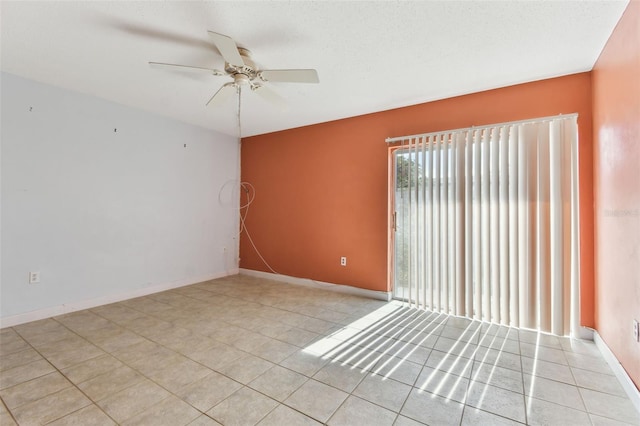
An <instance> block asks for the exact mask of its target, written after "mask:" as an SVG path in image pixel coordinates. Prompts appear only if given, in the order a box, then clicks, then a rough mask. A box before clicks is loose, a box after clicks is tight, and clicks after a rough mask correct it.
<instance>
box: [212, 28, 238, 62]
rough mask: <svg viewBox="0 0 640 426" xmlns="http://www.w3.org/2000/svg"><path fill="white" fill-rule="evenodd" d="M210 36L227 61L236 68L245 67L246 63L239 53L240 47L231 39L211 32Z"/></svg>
mask: <svg viewBox="0 0 640 426" xmlns="http://www.w3.org/2000/svg"><path fill="white" fill-rule="evenodd" d="M209 35H210V36H211V38H213V42H214V44H215V45H216V47H217V48H218V50H219V51H220V54H221V55H222V57H223V58H224V60H225V61H227V62H228V63H230V64H231V65H234V66H236V67H243V66H244V61H243V60H242V56H240V52H239V51H238V45H237V44H236V42H235V41H233V39H232V38H231V37H228V36H226V35H223V34H218V33H214V32H213V31H209Z"/></svg>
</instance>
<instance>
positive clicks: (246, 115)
mask: <svg viewBox="0 0 640 426" xmlns="http://www.w3.org/2000/svg"><path fill="white" fill-rule="evenodd" d="M626 5H627V1H626V0H624V1H615V0H609V1H542V0H540V1H532V2H520V1H508V2H507V1H495V2H493V1H492V2H488V1H460V2H457V1H415V2H398V1H393V2H391V1H375V2H346V1H332V2H328V1H278V2H274V1H259V2H238V1H233V2H231V1H230V2H218V1H198V2H195V1H194V2H184V1H175V2H146V1H145V2H125V1H122V2H90V1H85V2H80V1H78V2H51V1H49V2H9V1H2V2H1V3H0V15H1V43H2V44H1V62H0V66H1V68H2V70H3V71H6V72H9V73H12V74H17V75H20V76H23V77H26V78H30V79H33V80H37V81H41V82H44V83H48V84H52V85H55V86H60V87H64V88H68V89H72V90H76V91H79V92H83V93H87V94H91V95H95V96H98V97H101V98H104V99H108V100H111V101H115V102H118V103H120V104H124V105H128V106H132V107H137V108H140V109H143V110H146V111H151V112H155V113H158V114H161V115H164V116H168V117H173V118H175V119H178V120H181V121H185V122H188V123H192V124H196V125H200V126H204V127H208V128H211V129H215V130H218V131H220V132H223V133H227V134H231V135H237V134H238V133H237V132H238V123H237V119H236V114H237V99H230V100H229V101H228V102H227V103H225V104H223V105H221V106H217V107H211V108H207V107H205V103H206V102H207V100H208V99H209V98H210V97H211V95H212V94H213V93H214V92H215V91H216V90H217V89H218V88H219V87H220V86H221V85H222V84H223V83H225V82H227V81H230V80H229V79H228V77H215V76H212V75H202V74H198V73H195V74H192V73H187V72H183V71H167V70H159V69H154V68H151V67H149V66H148V65H147V62H148V61H159V62H171V63H180V64H187V65H195V66H204V67H211V68H222V66H223V60H222V58H221V56H220V55H219V53H218V51H217V50H216V49H215V47H214V45H213V43H212V42H211V40H210V39H209V38H208V35H207V30H212V31H215V32H218V33H222V34H226V35H228V36H230V37H232V38H233V39H235V40H236V41H237V42H238V43H239V44H242V45H244V46H245V47H247V48H249V49H250V50H251V51H252V53H253V58H254V60H256V62H258V64H259V65H261V66H262V68H265V69H277V68H316V69H317V70H318V73H319V76H320V84H317V85H313V84H309V85H308V84H285V83H271V84H270V86H271V88H272V89H274V90H275V91H277V92H278V93H279V94H280V95H282V96H283V97H284V98H286V100H287V103H288V105H289V108H288V109H287V110H284V111H283V110H280V109H278V108H276V107H274V106H272V105H271V104H269V103H267V102H265V101H264V100H263V99H262V98H260V97H258V96H257V95H256V94H255V93H250V92H248V93H243V96H242V135H243V136H249V135H256V134H261V133H267V132H272V131H277V130H283V129H288V128H293V127H298V126H303V125H307V124H313V123H320V122H325V121H330V120H335V119H339V118H345V117H351V116H355V115H361V114H366V113H370V112H375V111H382V110H387V109H391V108H396V107H401V106H407V105H413V104H417V103H421V102H426V101H431V100H436V99H443V98H447V97H451V96H456V95H461V94H466V93H472V92H477V91H481V90H486V89H491V88H496V87H503V86H508V85H512V84H517V83H522V82H526V81H533V80H539V79H543V78H549V77H556V76H560V75H566V74H571V73H576V72H582V71H588V70H590V69H591V68H592V67H593V65H594V63H595V61H596V59H597V57H598V55H599V54H600V52H601V50H602V48H603V46H604V44H605V43H606V41H607V39H608V37H609V35H610V34H611V32H612V31H613V28H614V27H615V25H616V23H617V22H618V20H619V19H620V16H621V15H622V12H623V11H624V8H625V7H626Z"/></svg>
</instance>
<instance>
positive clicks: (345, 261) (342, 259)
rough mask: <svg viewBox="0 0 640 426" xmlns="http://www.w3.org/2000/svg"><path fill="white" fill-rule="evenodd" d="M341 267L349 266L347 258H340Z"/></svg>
mask: <svg viewBox="0 0 640 426" xmlns="http://www.w3.org/2000/svg"><path fill="white" fill-rule="evenodd" d="M340 265H341V266H347V258H346V256H342V257H341V258H340Z"/></svg>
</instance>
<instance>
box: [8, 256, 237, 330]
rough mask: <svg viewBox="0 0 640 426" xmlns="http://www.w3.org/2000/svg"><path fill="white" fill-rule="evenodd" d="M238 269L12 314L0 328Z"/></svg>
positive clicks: (231, 273)
mask: <svg viewBox="0 0 640 426" xmlns="http://www.w3.org/2000/svg"><path fill="white" fill-rule="evenodd" d="M238 272H239V271H238V269H232V270H228V271H225V272H220V273H217V274H212V275H208V276H203V277H197V278H189V279H186V280H178V281H173V282H169V283H163V284H158V285H153V286H149V287H144V288H138V289H135V290H132V291H128V292H126V293H120V294H115V295H110V296H103V297H96V298H93V299H89V300H81V301H77V302H71V303H64V304H62V305H57V306H51V307H49V308H44V309H38V310H36V311H31V312H25V313H23V314H17V315H10V316H6V317H2V318H0V328H5V327H13V326H14V325H19V324H24V323H26V322H31V321H37V320H41V319H45V318H51V317H54V316H57V315H62V314H68V313H71V312H76V311H81V310H83V309H91V308H95V307H96V306H102V305H108V304H109V303H116V302H121V301H123V300H127V299H133V298H135V297H141V296H146V295H149V294H153V293H159V292H161V291H166V290H172V289H174V288H179V287H184V286H187V285H191V284H197V283H201V282H203V281H209V280H215V279H216V278H222V277H226V276H229V275H236V274H238Z"/></svg>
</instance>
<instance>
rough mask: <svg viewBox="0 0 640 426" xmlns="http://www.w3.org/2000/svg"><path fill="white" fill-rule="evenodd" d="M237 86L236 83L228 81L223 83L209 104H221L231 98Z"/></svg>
mask: <svg viewBox="0 0 640 426" xmlns="http://www.w3.org/2000/svg"><path fill="white" fill-rule="evenodd" d="M236 91H237V88H236V85H235V84H234V83H227V84H225V85H223V86H222V87H221V88H219V89H218V91H217V92H216V93H215V94H214V95H213V96H212V97H211V99H209V102H207V106H212V105H219V104H221V103H223V102H224V101H226V100H227V99H229V98H230V97H231V95H233V94H234V93H236Z"/></svg>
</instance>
